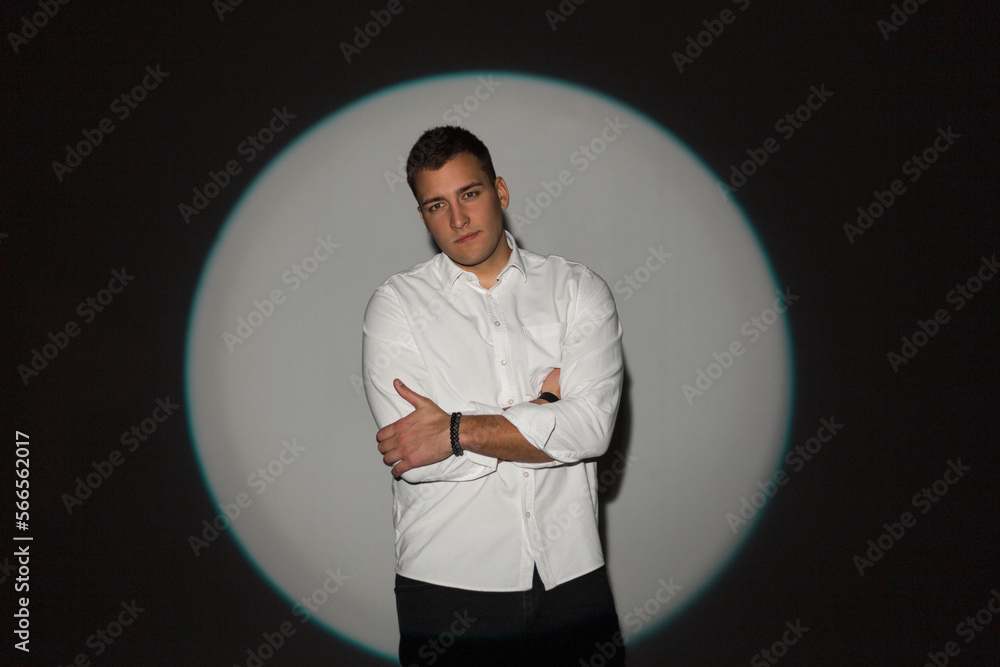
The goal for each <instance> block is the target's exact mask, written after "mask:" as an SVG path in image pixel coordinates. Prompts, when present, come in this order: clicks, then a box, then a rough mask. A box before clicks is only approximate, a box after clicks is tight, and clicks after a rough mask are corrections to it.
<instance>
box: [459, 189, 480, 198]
mask: <svg viewBox="0 0 1000 667" xmlns="http://www.w3.org/2000/svg"><path fill="white" fill-rule="evenodd" d="M478 196H479V190H469V191H468V192H466V193H464V194H462V197H463V198H465V199H475V198H476V197H478Z"/></svg>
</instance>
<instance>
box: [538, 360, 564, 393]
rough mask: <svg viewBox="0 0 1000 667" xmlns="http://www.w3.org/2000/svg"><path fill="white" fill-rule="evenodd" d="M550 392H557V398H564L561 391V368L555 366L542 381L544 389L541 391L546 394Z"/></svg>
mask: <svg viewBox="0 0 1000 667" xmlns="http://www.w3.org/2000/svg"><path fill="white" fill-rule="evenodd" d="M545 392H549V393H550V394H555V395H556V398H560V399H561V398H562V394H560V393H559V369H558V368H555V369H553V370H552V372H551V373H549V374H548V375H547V376H546V378H545V379H544V380H543V381H542V390H541V391H540V392H539V393H541V394H544V393H545Z"/></svg>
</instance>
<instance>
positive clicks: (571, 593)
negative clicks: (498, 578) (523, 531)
mask: <svg viewBox="0 0 1000 667" xmlns="http://www.w3.org/2000/svg"><path fill="white" fill-rule="evenodd" d="M395 591H396V612H397V614H398V616H399V634H400V639H399V662H400V664H401V665H403V666H404V667H418V666H423V665H428V666H429V665H435V666H437V667H447V666H449V665H458V666H462V667H464V666H467V665H468V666H476V667H479V666H480V665H504V666H508V665H518V666H519V667H523V666H530V665H545V666H546V667H562V666H565V667H580V666H581V665H583V666H587V667H591V666H593V667H598V666H604V667H611V666H612V665H624V664H625V643H624V641H623V640H622V635H621V630H620V629H619V626H618V615H617V613H616V612H615V602H614V598H613V597H612V595H611V587H610V586H609V585H608V575H607V570H606V569H605V568H604V567H601V568H599V569H597V570H594V571H593V572H590V573H588V574H585V575H583V576H581V577H577V578H576V579H573V580H572V581H567V582H566V583H564V584H560V585H559V586H556V587H555V588H553V589H552V590H549V591H546V590H545V587H544V586H543V585H542V581H541V579H540V578H539V576H538V570H537V569H536V570H535V576H534V581H533V582H532V587H531V590H528V591H519V592H514V593H492V592H485V591H468V590H464V589H461V588H451V587H448V586H437V585H435V584H428V583H425V582H422V581H416V580H414V579H409V578H407V577H403V576H400V575H398V574H397V575H396V588H395Z"/></svg>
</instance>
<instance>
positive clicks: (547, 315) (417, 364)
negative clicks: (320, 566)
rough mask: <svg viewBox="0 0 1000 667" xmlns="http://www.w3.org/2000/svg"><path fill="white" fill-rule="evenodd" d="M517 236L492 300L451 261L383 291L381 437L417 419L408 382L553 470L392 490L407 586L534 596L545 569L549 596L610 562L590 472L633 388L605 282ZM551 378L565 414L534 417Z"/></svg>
mask: <svg viewBox="0 0 1000 667" xmlns="http://www.w3.org/2000/svg"><path fill="white" fill-rule="evenodd" d="M505 234H506V236H507V242H508V244H509V245H510V247H511V249H512V251H511V256H510V259H509V260H508V262H507V264H506V266H504V268H503V270H502V271H501V272H500V274H499V278H500V280H499V282H498V283H497V284H496V285H494V286H493V287H492V288H490V289H489V290H487V289H483V288H482V287H481V286H480V284H479V280H478V278H476V276H475V275H474V274H473V273H471V272H469V271H465V270H464V269H462V268H461V267H459V266H458V265H457V264H455V263H454V262H452V261H451V260H450V259H448V257H447V256H445V255H444V253H439V254H438V255H436V256H435V257H434V258H432V259H430V260H429V261H427V262H424V263H422V264H418V265H417V266H415V267H413V268H411V269H410V270H408V271H404V272H402V273H398V274H396V275H394V276H392V277H391V278H389V279H388V280H387V281H386V282H385V283H383V284H382V285H381V286H379V288H378V289H377V290H376V291H375V294H374V295H372V298H371V300H370V301H369V303H368V308H367V311H366V312H365V321H364V343H363V353H362V368H363V370H362V375H363V377H364V385H365V392H366V394H367V397H368V404H369V406H370V407H371V410H372V415H373V416H374V417H375V422H376V423H377V424H378V427H379V428H382V427H384V426H387V425H389V424H391V423H393V422H395V421H396V420H398V419H400V418H401V417H403V416H405V415H407V414H409V413H410V412H412V411H413V406H411V405H410V404H409V403H407V402H406V401H405V400H403V398H401V397H400V396H399V395H398V394H397V393H396V390H395V389H394V388H393V385H392V381H393V379H394V378H397V377H398V378H400V379H401V380H402V381H403V382H404V383H405V384H406V385H407V386H408V387H410V388H411V389H413V390H414V391H415V392H417V393H418V394H421V395H423V396H427V397H429V398H430V399H431V400H433V401H434V402H435V403H436V404H437V405H438V406H439V407H440V408H441V409H442V410H444V411H445V412H449V413H451V412H461V413H463V415H472V414H502V415H503V416H504V417H506V418H507V419H508V420H510V421H511V422H512V423H513V424H514V425H515V426H516V427H517V428H518V430H520V432H521V434H522V435H523V436H524V437H525V439H527V440H528V442H530V443H531V444H532V445H534V446H535V447H538V448H539V449H541V450H543V451H544V452H545V453H546V454H547V455H548V456H549V457H551V458H552V459H555V460H554V461H552V462H547V463H535V464H532V463H512V462H509V461H504V462H498V460H497V459H495V458H492V457H489V456H482V455H479V454H475V453H473V452H469V451H466V452H465V454H464V455H463V456H460V457H456V456H449V457H448V458H446V459H444V460H443V461H440V462H438V463H435V464H432V465H428V466H423V467H420V468H414V469H412V470H409V471H407V472H405V473H404V474H403V476H402V479H401V480H394V481H393V483H392V490H393V505H392V510H393V522H394V526H395V533H396V572H397V573H399V574H401V575H403V576H406V577H410V578H412V579H417V580H420V581H426V582H429V583H434V584H439V585H443V586H452V587H455V588H464V589H470V590H480V591H522V590H528V589H530V588H531V581H532V574H533V570H534V566H536V565H537V567H538V573H539V575H540V576H541V579H542V582H543V583H544V585H545V588H546V589H549V588H552V587H554V586H556V585H558V584H561V583H563V582H566V581H569V580H571V579H574V578H576V577H579V576H581V575H583V574H586V573H588V572H591V571H593V570H595V569H597V568H598V567H600V566H601V565H603V564H604V556H603V554H602V553H601V544H600V540H599V538H598V532H597V512H598V509H597V508H598V506H597V471H596V463H595V462H594V461H593V460H592V459H594V458H595V457H598V456H600V455H601V454H603V453H604V452H605V451H606V450H607V448H608V444H609V441H610V439H611V432H612V428H613V426H614V423H615V416H616V415H617V412H618V402H619V398H620V396H621V386H622V367H623V364H622V348H621V336H622V329H621V325H620V324H619V323H618V315H617V312H616V310H615V302H614V298H613V297H612V295H611V291H610V290H609V289H608V286H607V284H606V283H605V282H604V281H603V280H602V279H601V278H600V277H599V276H597V275H596V274H595V273H593V272H591V271H590V270H589V269H588V268H587V267H585V266H583V265H582V264H578V263H576V262H571V261H568V260H566V259H563V258H562V257H558V256H555V255H553V256H549V257H544V256H542V255H537V254H535V253H532V252H528V251H525V250H520V249H519V248H518V247H517V244H516V243H515V241H514V237H513V236H511V235H510V234H509V233H506V232H505ZM554 368H559V369H561V370H560V378H559V387H560V393H561V394H562V400H560V401H558V402H556V403H552V404H548V405H537V404H533V403H530V402H529V401H531V400H532V399H535V398H537V397H538V394H539V392H540V390H541V386H542V381H543V380H544V379H545V377H546V376H547V375H548V374H549V372H550V371H552V369H554ZM504 408H509V409H508V410H506V411H504Z"/></svg>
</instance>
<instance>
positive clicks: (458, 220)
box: [450, 201, 469, 229]
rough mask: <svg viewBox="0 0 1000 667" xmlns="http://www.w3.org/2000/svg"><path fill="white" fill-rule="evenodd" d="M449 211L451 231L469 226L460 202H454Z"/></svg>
mask: <svg viewBox="0 0 1000 667" xmlns="http://www.w3.org/2000/svg"><path fill="white" fill-rule="evenodd" d="M450 209H451V227H452V229H461V228H462V227H465V226H466V225H467V224H469V214H468V213H467V212H466V210H465V207H463V206H462V202H461V201H458V202H456V203H455V204H454V205H453V206H451V207H450Z"/></svg>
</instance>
